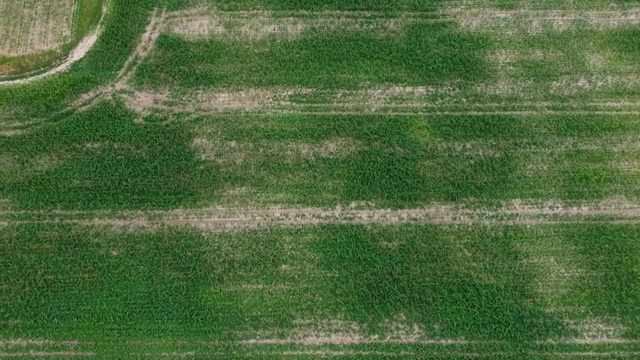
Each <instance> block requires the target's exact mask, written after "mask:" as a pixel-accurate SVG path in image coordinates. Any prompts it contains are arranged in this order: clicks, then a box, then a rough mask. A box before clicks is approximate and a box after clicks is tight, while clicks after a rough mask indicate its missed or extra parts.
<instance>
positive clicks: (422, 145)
mask: <svg viewBox="0 0 640 360" xmlns="http://www.w3.org/2000/svg"><path fill="white" fill-rule="evenodd" d="M135 119H136V117H135V114H134V113H132V112H130V111H129V110H126V109H125V108H124V107H123V106H122V105H109V104H106V103H105V104H103V105H101V106H99V107H96V108H94V109H92V110H90V111H88V112H85V113H81V114H78V115H75V116H72V117H70V118H68V119H65V120H62V121H59V122H56V123H53V124H50V125H48V126H44V127H42V128H40V129H38V130H35V131H33V132H31V133H29V134H26V135H22V136H14V137H10V138H0V149H2V153H3V154H4V159H5V161H6V164H7V165H6V166H5V171H0V181H2V183H3V186H2V187H1V188H2V190H1V191H0V197H3V198H8V199H10V200H11V201H12V202H14V203H15V204H17V205H19V206H21V207H27V208H33V209H37V208H41V207H45V208H67V209H96V208H97V209H104V208H112V207H115V208H128V207H133V208H155V207H159V208H172V207H179V206H194V205H196V204H211V203H222V204H224V203H237V202H240V203H252V202H253V203H256V202H257V203H262V202H264V203H265V204H271V203H273V202H274V201H275V202H276V203H280V204H282V205H287V204H297V205H301V206H332V204H335V203H343V204H349V203H351V202H353V201H369V202H373V203H375V204H378V205H379V206H391V207H415V206H423V205H426V204H429V203H431V202H433V201H445V202H448V201H469V200H472V199H476V200H481V201H482V200H485V201H491V200H498V199H503V200H508V199H550V198H551V199H554V198H557V199H575V200H585V199H592V200H599V199H606V198H609V197H615V196H626V197H629V198H634V197H636V196H638V194H639V191H640V178H639V175H638V173H637V172H634V171H633V170H632V169H628V166H627V165H624V164H625V163H630V164H633V162H634V161H638V157H639V154H638V151H637V149H635V148H634V147H633V145H632V143H630V140H629V139H628V136H627V134H628V133H629V132H633V131H637V128H638V122H637V121H636V120H637V119H635V117H633V116H627V117H624V116H620V117H610V116H606V117H592V116H591V117H589V116H572V117H569V116H556V117H517V118H514V117H505V116H485V117H478V116H470V117H464V116H461V117H456V116H432V117H402V116H313V117H307V116H268V117H263V116H250V117H245V116H237V117H229V116H225V117H213V118H202V119H200V120H198V121H197V122H196V123H192V125H190V126H187V125H186V124H185V123H184V122H173V123H169V125H165V124H163V123H162V122H156V123H153V122H150V123H146V124H144V125H139V124H136V123H135V122H134V120H135ZM207 129H208V130H207ZM212 129H215V130H214V131H215V132H213V133H211V132H210V131H211V130H212ZM195 138H202V139H205V140H206V141H208V142H209V143H210V144H211V145H209V146H210V147H211V148H210V149H209V150H207V149H206V148H205V149H202V148H199V147H198V146H194V139H195ZM232 143H234V144H236V145H235V146H231V145H225V144H232ZM331 143H333V144H335V145H334V146H335V147H336V150H335V151H334V152H333V153H327V150H322V149H325V148H326V147H327V146H328V145H325V144H331ZM467 143H469V144H472V145H469V146H470V147H468V148H464V147H462V148H460V144H467ZM616 143H617V146H619V147H620V150H619V151H614V150H612V149H610V148H609V146H616ZM296 144H297V145H296ZM566 144H568V145H566ZM303 146H304V147H307V148H309V149H311V150H308V151H311V153H306V154H305V153H304V152H303V151H304V150H296V149H303ZM558 147H559V148H561V150H555V151H554V150H553V148H558ZM564 147H567V148H566V149H562V148H564ZM313 149H317V150H313ZM210 151H213V152H212V153H210V154H209V155H207V154H208V153H209V152H210ZM314 154H315V155H314ZM203 156H204V157H203ZM240 188H245V189H250V190H251V191H249V192H248V193H241V194H231V195H229V194H227V191H228V190H229V189H240ZM256 196H258V197H256ZM278 198H282V200H276V199H278ZM260 199H262V200H260Z"/></svg>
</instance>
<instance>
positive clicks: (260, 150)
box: [192, 138, 360, 165]
mask: <svg viewBox="0 0 640 360" xmlns="http://www.w3.org/2000/svg"><path fill="white" fill-rule="evenodd" d="M192 146H193V148H194V149H195V151H196V153H197V154H198V155H199V158H200V159H201V160H208V161H215V162H217V163H219V164H236V165H239V164H242V163H244V162H255V161H264V160H266V159H267V158H274V157H281V158H283V159H284V160H285V161H287V162H296V161H300V160H311V159H317V158H335V157H344V156H347V155H349V154H352V153H354V152H355V151H356V150H357V149H358V148H359V147H360V145H359V144H358V143H357V142H356V141H355V140H353V139H348V138H336V139H332V140H326V141H323V142H320V143H315V144H312V143H304V142H284V143H274V142H259V143H239V142H236V141H223V142H216V141H212V140H209V139H206V138H196V139H194V140H193V143H192Z"/></svg>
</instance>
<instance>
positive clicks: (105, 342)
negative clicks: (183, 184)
mask: <svg viewBox="0 0 640 360" xmlns="http://www.w3.org/2000/svg"><path fill="white" fill-rule="evenodd" d="M639 231H640V230H639V229H638V226H615V225H610V226H607V225H602V226H595V225H590V226H584V225H564V226H536V227H533V228H530V227H524V226H522V227H521V226H507V227H491V228H488V227H483V226H469V227H466V226H463V227H450V226H428V227H417V226H397V227H375V226H373V227H364V226H321V227H305V228H297V229H284V228H280V229H271V230H268V231H264V230H262V231H245V232H240V233H221V234H202V233H200V232H195V231H190V230H188V229H175V228H161V229H157V230H156V231H154V232H138V231H129V230H127V231H120V230H117V229H112V228H102V227H93V228H91V227H89V228H88V227H75V226H65V225H54V224H49V225H28V226H26V225H23V226H9V227H5V228H2V229H0V239H1V240H2V241H1V242H0V248H2V251H3V253H5V254H7V256H3V257H2V258H1V259H0V265H2V266H1V267H0V269H1V270H0V279H1V280H2V283H3V284H4V286H3V287H2V288H0V297H1V298H2V299H3V303H5V304H6V305H5V306H4V307H3V309H2V312H0V321H2V323H4V324H10V325H7V326H3V327H2V329H1V330H0V333H1V334H0V335H2V337H3V338H22V339H38V338H49V339H50V338H52V336H51V334H55V337H54V339H55V340H77V341H80V342H81V343H82V342H85V341H90V342H92V343H93V345H91V346H92V347H93V346H95V347H98V348H102V351H107V350H108V347H109V346H110V345H109V344H111V345H112V346H115V345H117V344H122V343H123V342H125V341H126V342H127V343H128V344H129V345H128V347H127V346H125V347H124V348H122V347H118V346H115V347H116V348H115V349H112V351H117V352H120V353H122V352H125V351H126V352H137V351H142V350H145V351H159V350H165V349H172V348H173V349H177V350H180V349H181V350H183V351H188V350H195V349H198V350H204V349H205V348H209V349H212V350H218V351H226V352H230V351H233V350H236V351H239V352H240V354H242V352H249V353H250V352H251V351H254V350H255V348H251V347H239V346H238V344H237V343H234V342H236V341H240V340H250V339H257V338H258V337H260V338H261V339H273V338H276V339H278V338H280V339H298V340H300V339H304V338H306V337H311V336H316V337H330V336H331V335H332V334H333V335H335V336H339V334H342V335H341V336H347V337H349V336H355V335H356V334H357V335H359V336H361V337H362V338H365V339H366V338H371V337H374V336H375V335H378V339H385V338H387V336H391V337H392V338H395V339H398V340H401V339H405V340H406V341H409V340H408V339H410V338H411V336H415V337H417V339H416V340H419V339H423V340H437V339H462V338H464V339H466V340H468V341H470V343H468V344H464V343H462V344H459V345H457V346H451V347H453V348H454V349H455V350H459V351H488V350H490V349H494V350H500V349H502V350H503V351H521V352H525V351H529V350H531V351H534V350H545V351H552V350H555V351H561V350H567V349H573V350H579V349H580V348H581V345H579V344H573V345H571V344H569V345H562V344H560V345H553V344H546V345H545V344H535V343H534V342H536V341H546V340H549V339H555V340H562V339H574V338H578V339H580V338H582V337H585V336H586V337H598V336H600V337H604V336H609V337H610V338H611V336H613V337H615V339H618V340H620V339H626V340H638V337H639V336H640V333H639V332H638V330H639V327H638V324H639V323H640V322H638V316H639V314H638V311H637V309H638V306H639V305H640V304H639V303H638V301H639V300H638V299H640V297H638V296H637V295H638V288H639V286H640V280H639V278H638V276H637V275H638V269H639V266H640V264H639V263H638V256H637V255H638V251H640V248H638V244H637V242H636V241H635V239H636V238H637V236H638V235H640V233H639ZM27 240H28V241H27ZM560 242H562V243H565V244H567V245H565V246H564V247H560V248H557V250H556V251H554V252H552V253H543V254H540V253H536V252H531V251H529V250H528V248H527V247H526V246H524V245H526V244H534V245H535V244H538V245H540V247H541V248H545V247H549V248H554V247H555V246H557V244H558V243H560ZM523 244H524V245H523ZM523 246H524V248H523ZM527 246H528V245H527ZM554 259H555V260H554ZM548 261H556V262H557V263H563V262H573V263H575V264H577V265H576V266H577V268H578V269H579V270H580V272H578V273H576V274H569V275H567V274H565V273H563V271H565V270H563V269H562V268H548V267H547V266H546V265H545V264H546V263H547V262H548ZM554 271H556V272H557V273H554ZM550 272H551V273H552V274H551V275H554V276H560V277H563V276H564V277H565V282H563V283H562V287H560V288H557V289H554V291H556V292H557V294H563V296H560V297H557V298H558V299H557V300H556V302H555V303H553V304H552V305H549V302H548V298H549V297H550V296H555V295H557V294H555V293H553V292H552V293H547V292H544V291H540V286H541V285H542V286H545V285H547V284H548V282H549V280H548V279H549V276H550V275H549V273H550ZM548 306H553V307H552V308H549V307H548ZM585 309H586V310H585ZM551 310H553V311H551ZM15 319H20V321H18V322H16V321H12V320H15ZM568 319H570V320H572V321H573V323H570V322H566V321H565V320H568ZM305 321H306V322H305ZM331 321H334V322H333V323H332V322H331ZM593 321H596V322H605V323H607V322H608V323H611V324H613V325H612V326H614V327H615V329H614V330H611V331H612V333H613V334H614V335H611V334H609V335H606V334H608V333H607V331H609V330H602V328H595V330H594V329H589V328H584V327H581V325H580V324H589V323H590V322H593ZM353 323H355V324H357V326H356V327H355V328H354V327H353V326H352V325H351V324H353ZM305 324H306V325H305ZM331 324H333V325H331ZM571 324H574V325H571ZM576 324H577V325H576ZM414 325H415V326H417V329H419V330H415V329H416V327H415V326H414ZM402 329H404V330H402ZM602 331H604V332H602ZM611 331H609V332H611ZM586 333H589V334H590V335H585V334H586ZM412 334H413V335H412ZM178 340H180V341H184V343H183V345H171V344H172V341H178ZM137 341H140V343H139V344H138V345H136V342H137ZM198 341H207V342H209V343H198ZM474 341H477V342H478V343H474ZM190 342H193V344H192V345H189V344H190ZM293 346H295V344H290V347H293ZM409 346H410V348H411V347H412V348H413V349H418V350H421V351H425V352H430V351H431V352H433V351H435V352H438V351H447V350H449V349H448V348H446V347H445V346H442V345H440V346H439V345H438V344H432V345H428V346H422V347H421V345H416V344H413V345H412V344H410V345H409ZM134 347H137V348H135V349H134ZM633 347H634V345H633V344H630V345H625V344H621V345H612V344H601V345H592V347H588V346H584V347H583V348H586V349H590V350H593V351H597V350H607V349H608V350H629V349H633ZM84 348H85V349H86V347H84ZM282 348H283V347H280V349H282ZM284 348H285V349H286V348H287V347H284ZM353 348H355V349H358V348H361V349H363V350H366V349H369V350H377V349H379V350H388V351H395V350H396V348H397V349H403V348H404V349H406V348H407V347H406V346H403V345H401V344H398V345H397V346H396V345H392V344H378V345H375V344H373V345H370V344H359V345H358V344H354V346H353ZM318 349H322V350H326V349H331V345H330V344H329V345H326V344H325V345H324V346H319V347H318ZM636 349H637V346H636Z"/></svg>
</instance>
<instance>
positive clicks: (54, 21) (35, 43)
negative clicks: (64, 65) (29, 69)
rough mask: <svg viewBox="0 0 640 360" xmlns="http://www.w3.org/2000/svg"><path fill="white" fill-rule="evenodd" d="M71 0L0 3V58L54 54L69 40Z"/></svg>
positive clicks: (72, 3) (5, 1)
mask: <svg viewBox="0 0 640 360" xmlns="http://www.w3.org/2000/svg"><path fill="white" fill-rule="evenodd" d="M75 6H76V1H75V0H3V1H0V14H1V15H0V34H2V36H0V56H1V55H4V56H23V55H29V54H35V53H40V52H44V51H48V50H54V51H58V50H60V47H61V46H62V45H63V44H65V43H68V42H70V41H71V40H72V38H73V18H74V12H75Z"/></svg>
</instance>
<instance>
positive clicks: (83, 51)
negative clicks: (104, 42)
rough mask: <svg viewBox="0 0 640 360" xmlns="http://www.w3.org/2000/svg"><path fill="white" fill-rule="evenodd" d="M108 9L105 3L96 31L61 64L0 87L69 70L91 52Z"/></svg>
mask: <svg viewBox="0 0 640 360" xmlns="http://www.w3.org/2000/svg"><path fill="white" fill-rule="evenodd" d="M108 9H109V1H105V3H104V6H103V8H102V17H101V18H100V21H99V22H98V26H97V27H96V29H95V30H94V31H93V32H92V33H91V34H89V35H88V36H86V37H85V38H84V39H82V41H80V43H79V44H78V46H76V47H75V48H74V49H73V50H71V53H70V54H69V56H68V57H67V58H66V59H65V60H64V61H62V63H60V64H58V65H55V66H54V67H52V68H51V69H49V70H47V71H45V72H44V73H41V74H36V75H33V76H30V77H26V78H20V79H16V80H6V81H0V86H16V85H24V84H28V83H32V82H35V81H38V80H41V79H44V78H47V77H50V76H53V75H55V74H59V73H61V72H65V71H67V70H69V69H70V68H71V66H72V65H73V64H75V63H76V62H78V61H80V60H82V58H84V56H85V55H87V53H88V52H89V50H91V49H92V48H93V46H94V45H95V44H96V41H98V38H99V37H100V34H101V33H102V29H103V25H104V19H105V18H106V15H107V13H108Z"/></svg>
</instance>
